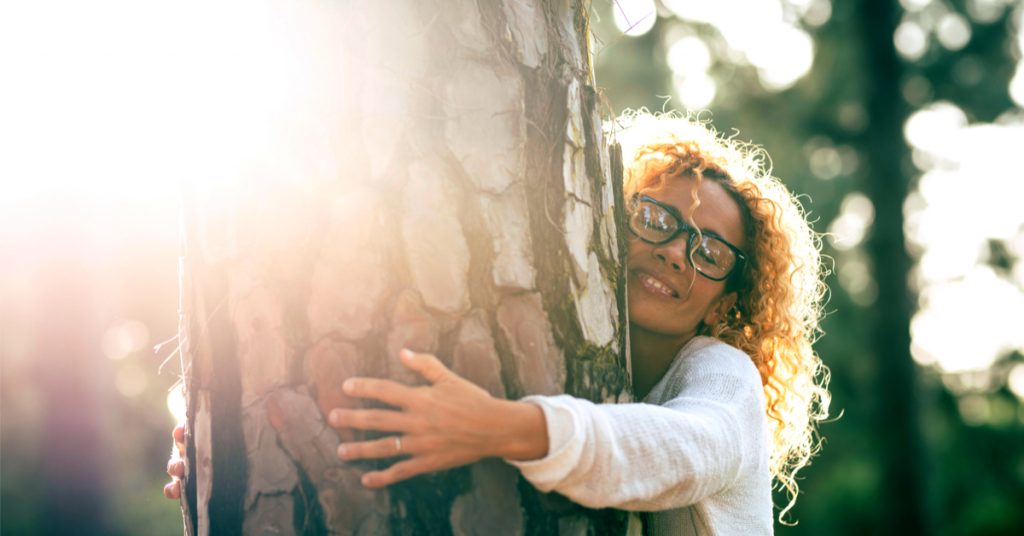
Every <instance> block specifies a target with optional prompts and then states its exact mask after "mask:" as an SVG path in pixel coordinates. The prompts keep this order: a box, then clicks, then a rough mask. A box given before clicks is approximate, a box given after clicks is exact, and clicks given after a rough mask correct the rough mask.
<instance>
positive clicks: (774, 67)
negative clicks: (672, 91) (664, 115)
mask: <svg viewBox="0 0 1024 536" xmlns="http://www.w3.org/2000/svg"><path fill="white" fill-rule="evenodd" d="M664 4H665V7H667V8H668V9H669V10H670V11H672V12H673V13H674V14H675V15H677V16H678V17H679V18H681V19H684V20H689V21H693V22H700V23H705V24H710V25H711V26H714V27H715V28H717V29H718V31H719V33H721V35H722V37H723V38H724V39H725V41H726V43H727V44H728V46H729V47H730V48H731V49H732V50H733V51H735V52H737V53H738V54H739V55H740V56H739V57H740V58H745V61H747V62H749V63H750V64H751V65H753V66H754V67H755V68H756V69H757V74H758V78H759V80H760V81H761V84H762V85H763V86H764V87H765V88H766V89H768V90H770V91H782V90H784V89H786V88H788V87H790V86H792V85H793V84H794V83H796V81H797V80H799V79H800V78H802V77H803V76H804V75H805V74H807V73H808V72H809V71H810V69H811V65H812V64H813V63H814V40H813V39H811V36H810V35H808V33H807V32H805V31H804V30H802V29H800V28H799V27H797V26H796V25H794V22H793V21H792V20H790V19H791V17H788V16H787V14H786V12H785V10H784V9H783V4H782V2H780V1H779V0H723V1H717V2H698V1H695V0H666V1H665V2H664ZM792 9H795V10H796V11H797V13H798V14H803V15H804V16H805V17H806V18H807V19H808V24H811V25H816V24H818V25H820V24H824V22H825V21H826V20H827V19H828V17H829V16H830V15H831V4H829V3H828V2H827V0H807V1H806V2H797V3H796V5H794V6H792ZM736 13H743V14H744V16H742V17H737V16H736ZM687 39H688V38H686V37H684V38H683V39H681V40H680V41H679V42H683V47H685V48H682V49H681V50H679V51H677V52H676V54H677V56H678V55H679V54H681V53H682V52H683V51H686V50H694V51H695V47H694V45H692V44H690V43H688V42H687V41H686V40H687ZM679 42H677V43H679ZM675 46H676V45H672V47H671V48H674V47H675ZM671 48H670V50H671ZM671 54H672V53H671V52H670V59H669V62H670V64H672V65H673V71H674V72H675V73H676V77H677V81H676V87H677V90H678V92H679V94H680V98H682V99H683V100H684V102H685V101H686V100H687V98H688V97H689V99H690V100H691V101H697V102H700V101H703V100H706V99H709V96H710V98H713V97H714V91H713V87H712V88H709V87H708V85H707V84H706V83H704V82H703V81H702V80H701V78H700V77H699V76H695V75H694V74H693V73H691V72H687V73H684V74H682V75H680V70H681V69H688V68H689V67H683V66H682V65H683V62H682V61H680V60H675V61H673V59H672V58H671ZM701 58H702V56H700V55H698V56H697V58H696V60H695V61H696V62H697V64H698V65H699V64H700V63H701V61H702V59H701ZM693 69H696V67H693ZM695 81H696V82H695ZM707 102H708V103H709V104H710V102H711V101H710V100H707Z"/></svg>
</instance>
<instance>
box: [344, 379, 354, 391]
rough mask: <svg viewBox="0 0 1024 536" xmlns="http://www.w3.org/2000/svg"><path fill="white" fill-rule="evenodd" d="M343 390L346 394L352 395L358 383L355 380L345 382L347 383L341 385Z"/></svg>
mask: <svg viewBox="0 0 1024 536" xmlns="http://www.w3.org/2000/svg"><path fill="white" fill-rule="evenodd" d="M341 389H342V390H343V391H345V392H346V393H352V392H353V391H355V390H356V382H355V381H353V380H345V383H343V384H341Z"/></svg>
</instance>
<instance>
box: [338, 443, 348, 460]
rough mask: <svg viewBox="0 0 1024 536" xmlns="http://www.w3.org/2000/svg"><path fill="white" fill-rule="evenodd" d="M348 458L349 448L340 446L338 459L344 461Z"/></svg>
mask: <svg viewBox="0 0 1024 536" xmlns="http://www.w3.org/2000/svg"><path fill="white" fill-rule="evenodd" d="M347 456H348V448H346V447H345V445H338V457H339V458H342V459H344V458H345V457H347Z"/></svg>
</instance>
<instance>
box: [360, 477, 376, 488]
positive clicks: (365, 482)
mask: <svg viewBox="0 0 1024 536" xmlns="http://www.w3.org/2000/svg"><path fill="white" fill-rule="evenodd" d="M359 481H360V482H362V483H363V485H364V486H369V485H370V483H371V482H373V479H372V478H370V475H363V478H360V479H359Z"/></svg>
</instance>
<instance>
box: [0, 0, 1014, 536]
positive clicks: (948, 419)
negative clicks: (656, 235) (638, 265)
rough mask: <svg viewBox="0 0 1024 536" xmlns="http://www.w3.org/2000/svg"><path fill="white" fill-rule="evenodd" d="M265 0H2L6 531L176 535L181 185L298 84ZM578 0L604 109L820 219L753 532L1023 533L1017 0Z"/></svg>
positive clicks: (223, 165)
mask: <svg viewBox="0 0 1024 536" xmlns="http://www.w3.org/2000/svg"><path fill="white" fill-rule="evenodd" d="M274 4H275V3H274V2H272V1H269V0H266V1H261V2H255V3H254V2H240V1H223V2H212V3H211V2H206V3H201V2H195V1H183V2H177V3H169V2H128V1H101V2H96V3H89V4H84V3H72V2H60V1H40V2H33V3H22V4H15V3H13V2H12V3H5V4H4V5H2V6H0V72H3V73H4V76H3V78H4V79H5V83H4V84H3V87H2V88H0V360H2V361H0V364H2V370H0V396H2V399H0V404H2V405H0V410H2V415H0V439H2V445H0V532H2V533H3V534H62V533H75V534H168V535H170V534H180V530H181V529H180V526H181V524H180V518H179V512H178V508H177V505H176V503H175V502H173V501H166V500H164V499H163V498H162V495H161V488H162V485H163V483H164V481H165V480H166V478H165V476H164V475H163V469H164V463H165V461H166V459H167V456H168V454H169V451H170V434H169V432H170V428H171V426H172V425H173V423H174V422H175V421H176V419H177V418H176V417H175V416H174V412H180V406H179V405H178V404H177V403H176V402H175V399H176V398H175V396H174V385H175V384H176V382H177V375H178V373H179V367H178V360H177V356H176V355H175V343H174V339H173V337H174V335H175V332H176V323H177V275H176V273H177V255H178V249H177V248H178V246H177V240H178V215H177V197H176V195H177V194H176V192H177V181H179V180H180V179H181V178H182V177H189V178H195V177H206V176H208V177H216V176H218V175H219V174H225V173H231V172H232V170H233V168H232V164H233V163H234V162H236V161H237V160H239V159H240V158H242V156H243V155H244V154H245V153H246V152H247V151H254V150H258V151H264V150H272V149H273V148H274V147H275V145H274V144H275V143H276V141H277V140H279V139H280V138H275V134H273V133H274V132H280V131H281V130H282V129H281V117H282V116H283V115H286V112H287V110H288V106H289V102H292V101H294V100H296V99H301V98H303V96H304V95H307V94H308V92H309V91H310V88H309V87H308V84H309V83H311V82H310V80H311V78H310V77H309V76H307V71H308V67H309V66H308V65H306V64H303V63H302V62H301V61H300V62H296V61H295V57H294V56H289V54H288V51H289V50H290V49H289V47H290V46H291V45H292V44H293V41H294V40H295V36H292V35H290V34H289V33H288V31H287V27H288V24H287V20H282V19H281V16H280V15H281V11H280V10H279V9H276V8H274V7H273V5H274ZM592 9H593V16H592V20H591V23H592V29H593V31H594V35H595V45H596V46H595V48H596V51H597V54H596V58H595V62H596V63H595V66H596V71H597V79H598V84H599V85H600V86H602V87H603V88H604V98H605V102H606V104H607V108H608V110H609V113H612V112H619V111H621V110H623V109H625V108H638V107H647V108H649V109H652V110H697V111H701V112H702V117H705V118H707V119H708V120H709V121H711V122H712V123H713V124H714V125H715V126H716V127H717V128H718V129H719V130H721V131H723V132H726V133H730V134H732V133H735V135H736V136H737V137H739V138H740V139H743V140H753V141H755V142H756V143H758V144H760V145H762V146H763V147H764V148H765V149H766V150H767V152H768V153H769V154H770V155H771V163H772V165H773V168H774V172H775V174H776V175H777V176H779V177H781V178H782V179H783V180H784V181H785V182H786V183H787V184H788V185H789V187H790V188H791V189H792V190H793V191H795V192H797V193H798V194H799V195H800V199H801V201H802V202H803V204H804V207H805V208H806V210H807V212H808V214H809V216H810V218H811V220H812V221H814V225H815V228H816V229H817V230H818V231H819V232H821V233H823V247H824V250H825V252H826V254H827V256H828V257H827V268H828V269H829V271H830V275H829V278H828V282H829V286H830V288H831V293H830V297H829V301H828V305H827V307H826V316H825V320H824V324H823V328H824V332H825V335H824V336H823V337H822V338H821V339H820V340H819V341H818V342H817V345H816V347H817V350H818V352H819V354H820V355H821V356H822V358H823V359H824V361H825V362H826V363H827V365H828V366H829V368H830V369H831V374H832V382H831V389H832V394H833V399H832V413H833V415H834V418H833V419H832V420H830V422H828V423H825V424H823V425H822V426H821V433H822V436H823V448H822V451H821V454H820V455H819V456H818V457H817V458H815V459H814V461H813V463H812V465H810V466H808V467H807V468H805V469H804V470H803V472H802V473H801V474H802V480H801V496H800V499H799V501H798V502H797V505H796V507H795V509H794V510H793V511H792V513H791V514H790V515H789V516H788V520H789V521H791V522H796V525H795V526H788V525H783V524H779V523H777V525H776V530H777V532H778V533H779V534H794V535H796V534H863V533H900V534H911V533H928V534H950V535H952V534H957V535H959V534H1024V508H1021V505H1024V405H1022V401H1024V262H1022V261H1021V258H1022V257H1024V171H1022V169H1024V166H1022V164H1021V158H1022V153H1024V62H1022V50H1024V31H1022V29H1024V3H1022V2H1020V1H1011V0H900V1H898V2H897V1H895V0H893V1H890V2H886V1H880V0H848V1H842V2H840V1H838V0H835V1H830V0H716V1H701V0H660V1H657V2H655V1H652V0H619V1H617V2H612V1H610V0H593V6H592ZM304 84H305V85H304ZM380 105H382V106H385V105H386V103H380ZM275 114H276V115H275ZM284 131H285V132H287V129H284ZM778 499H779V501H781V500H782V497H778Z"/></svg>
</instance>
